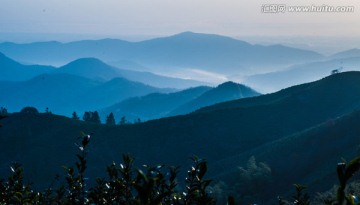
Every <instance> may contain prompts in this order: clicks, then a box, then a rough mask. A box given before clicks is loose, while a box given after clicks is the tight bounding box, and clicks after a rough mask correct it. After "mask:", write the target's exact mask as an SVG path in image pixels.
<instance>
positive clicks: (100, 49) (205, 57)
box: [0, 32, 323, 74]
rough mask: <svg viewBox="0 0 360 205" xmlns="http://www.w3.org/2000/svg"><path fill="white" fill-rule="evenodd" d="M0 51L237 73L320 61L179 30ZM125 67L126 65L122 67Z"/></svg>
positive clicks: (61, 60)
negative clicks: (131, 39) (159, 35)
mask: <svg viewBox="0 0 360 205" xmlns="http://www.w3.org/2000/svg"><path fill="white" fill-rule="evenodd" d="M0 52H3V53H4V54H6V55H7V56H10V57H11V58H13V59H16V60H18V61H20V62H27V63H31V64H34V63H35V64H44V65H63V64H65V63H67V62H70V61H74V60H76V59H79V58H88V57H92V58H98V59H101V60H102V61H105V62H121V61H122V62H125V61H128V62H134V63H137V64H140V65H143V66H145V67H150V68H152V69H157V70H162V71H164V70H166V71H169V69H171V70H172V71H174V69H175V70H176V68H186V69H200V70H205V71H210V72H215V73H225V74H234V73H236V74H239V73H245V72H250V71H251V70H252V71H254V70H253V69H254V68H258V69H260V68H262V70H263V71H264V70H266V68H267V69H270V67H271V70H273V69H274V68H273V67H284V66H287V65H293V64H297V63H304V62H311V61H316V60H320V59H323V56H322V55H320V54H319V53H316V52H313V51H308V50H301V49H296V48H291V47H286V46H282V45H272V46H261V45H251V44H249V43H246V42H244V41H240V40H236V39H233V38H229V37H225V36H219V35H211V34H199V33H192V32H184V33H180V34H177V35H174V36H169V37H163V38H156V39H151V40H146V41H141V42H127V41H122V40H114V39H104V40H91V41H77V42H71V43H59V42H40V43H29V44H15V43H1V44H0ZM125 69H126V68H125Z"/></svg>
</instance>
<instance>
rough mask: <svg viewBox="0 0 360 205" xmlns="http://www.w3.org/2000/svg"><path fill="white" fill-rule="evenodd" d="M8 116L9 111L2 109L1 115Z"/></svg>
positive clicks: (0, 110)
mask: <svg viewBox="0 0 360 205" xmlns="http://www.w3.org/2000/svg"><path fill="white" fill-rule="evenodd" d="M7 114H8V111H7V109H6V108H5V107H1V108H0V115H2V116H5V115H7Z"/></svg>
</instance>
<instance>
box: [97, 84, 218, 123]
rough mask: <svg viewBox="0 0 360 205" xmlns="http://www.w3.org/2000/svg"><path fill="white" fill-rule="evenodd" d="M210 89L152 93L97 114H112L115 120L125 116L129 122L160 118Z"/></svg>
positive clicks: (197, 88) (127, 100) (200, 88)
mask: <svg viewBox="0 0 360 205" xmlns="http://www.w3.org/2000/svg"><path fill="white" fill-rule="evenodd" d="M210 89H211V88H210V87H195V88H189V89H186V90H183V91H179V92H174V93H168V94H165V93H152V94H149V95H146V96H141V97H134V98H130V99H126V100H124V101H122V102H120V103H117V104H115V105H112V106H110V107H107V108H104V109H102V110H100V111H99V113H100V115H101V116H103V117H105V116H106V115H108V114H109V113H110V112H113V114H114V115H115V118H116V119H120V118H121V117H123V116H125V117H126V118H127V119H128V120H130V121H132V120H136V119H138V118H140V119H141V120H150V119H156V118H161V117H165V116H166V115H167V114H168V113H169V112H171V111H172V110H174V109H176V108H177V107H179V106H181V105H182V104H184V103H187V102H189V101H191V100H193V99H195V98H197V97H199V96H200V95H201V94H203V93H204V92H206V91H208V90H210Z"/></svg>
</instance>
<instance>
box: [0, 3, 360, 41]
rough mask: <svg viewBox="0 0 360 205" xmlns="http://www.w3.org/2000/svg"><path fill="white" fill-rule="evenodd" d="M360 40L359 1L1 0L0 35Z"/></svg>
mask: <svg viewBox="0 0 360 205" xmlns="http://www.w3.org/2000/svg"><path fill="white" fill-rule="evenodd" d="M268 4H283V5H286V6H312V5H315V6H323V5H326V6H334V7H337V6H353V8H354V12H342V13H337V12H310V13H309V12H297V13H296V12H288V11H285V12H284V13H281V12H280V13H264V12H262V11H261V8H262V6H263V5H268ZM183 31H194V32H201V33H215V34H222V35H228V36H242V35H243V36H250V35H255V36H262V35H264V36H266V35H269V36H276V35H279V36H281V35H284V36H291V35H297V36H301V35H306V36H359V35H360V1H359V0H321V1H308V0H303V1H299V0H221V1H220V0H0V33H63V34H94V35H99V36H101V35H104V36H105V35H154V36H156V35H171V34H175V33H179V32H183Z"/></svg>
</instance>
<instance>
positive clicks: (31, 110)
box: [20, 107, 39, 114]
mask: <svg viewBox="0 0 360 205" xmlns="http://www.w3.org/2000/svg"><path fill="white" fill-rule="evenodd" d="M20 113H23V114H37V113H39V111H38V110H37V109H36V108H34V107H24V108H23V109H22V110H21V111H20Z"/></svg>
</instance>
